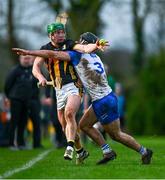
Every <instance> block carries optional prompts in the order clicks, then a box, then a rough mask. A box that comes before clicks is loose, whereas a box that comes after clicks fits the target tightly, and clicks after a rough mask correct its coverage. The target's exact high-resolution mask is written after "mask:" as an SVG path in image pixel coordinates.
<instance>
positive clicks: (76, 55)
mask: <svg viewBox="0 0 165 180" xmlns="http://www.w3.org/2000/svg"><path fill="white" fill-rule="evenodd" d="M67 52H68V54H69V56H70V60H71V62H72V64H73V65H74V66H77V65H78V63H79V62H80V59H81V55H82V53H80V52H77V51H67Z"/></svg>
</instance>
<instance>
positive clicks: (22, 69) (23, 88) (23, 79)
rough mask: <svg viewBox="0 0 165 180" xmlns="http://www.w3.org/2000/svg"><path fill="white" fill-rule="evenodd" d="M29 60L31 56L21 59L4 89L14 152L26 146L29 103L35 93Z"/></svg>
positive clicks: (10, 143)
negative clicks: (8, 105)
mask: <svg viewBox="0 0 165 180" xmlns="http://www.w3.org/2000/svg"><path fill="white" fill-rule="evenodd" d="M29 58H30V57H29V56H20V57H19V61H20V63H19V64H18V65H16V66H14V67H13V68H12V69H11V71H10V72H9V74H8V76H7V78H6V82H5V87H4V91H5V94H6V97H7V98H8V100H9V101H10V111H11V121H10V127H9V146H10V147H11V149H13V150H14V149H16V148H17V147H18V148H19V149H24V148H25V145H26V143H25V139H24V131H25V127H26V123H27V119H28V102H29V100H30V99H31V96H32V91H33V90H32V79H33V76H32V70H31V67H30V66H29V62H30V59H29ZM16 130H17V131H16ZM15 140H16V141H15Z"/></svg>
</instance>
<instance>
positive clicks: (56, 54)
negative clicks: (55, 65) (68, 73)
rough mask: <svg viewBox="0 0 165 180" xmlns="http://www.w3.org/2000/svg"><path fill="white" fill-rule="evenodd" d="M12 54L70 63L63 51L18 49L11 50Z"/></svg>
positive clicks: (67, 55)
mask: <svg viewBox="0 0 165 180" xmlns="http://www.w3.org/2000/svg"><path fill="white" fill-rule="evenodd" d="M12 50H13V51H14V52H16V53H17V54H19V55H23V56H26V55H31V56H39V57H43V58H55V59H58V60H63V61H70V56H69V54H68V53H67V52H65V51H52V50H25V49H20V48H12Z"/></svg>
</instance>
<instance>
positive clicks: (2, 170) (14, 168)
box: [0, 137, 165, 179]
mask: <svg viewBox="0 0 165 180" xmlns="http://www.w3.org/2000/svg"><path fill="white" fill-rule="evenodd" d="M164 139H165V137H138V138H137V140H138V141H139V142H140V143H141V144H143V145H144V146H146V147H149V148H151V149H152V150H153V152H154V154H153V160H152V164H150V165H141V161H140V160H141V156H140V155H139V154H138V153H136V152H134V151H132V150H130V149H128V148H127V147H125V146H123V145H121V144H118V143H116V142H114V141H109V143H110V145H111V147H112V148H113V149H114V150H115V151H116V152H117V159H116V160H114V161H111V162H109V163H108V164H106V165H102V166H98V165H96V162H97V161H98V160H100V159H101V158H102V152H101V150H100V149H99V147H98V146H96V145H94V144H93V143H91V142H89V143H88V144H86V145H85V147H86V149H87V150H88V151H89V152H90V156H89V158H88V159H87V160H86V162H85V163H84V164H83V165H76V164H75V159H73V160H72V161H66V160H64V159H63V154H64V151H65V149H55V148H53V147H52V145H51V144H50V142H47V141H45V142H44V145H45V148H44V149H37V150H22V151H11V150H9V149H8V148H0V178H15V179H24V178H26V179H32V178H33V179H34V178H35V179H36V178H37V179H38V178H39V179H41V178H44V179H51V178H54V179H115V178H122V179H125V178H133V179H139V178H140V179H146V178H152V179H158V178H165V140H164Z"/></svg>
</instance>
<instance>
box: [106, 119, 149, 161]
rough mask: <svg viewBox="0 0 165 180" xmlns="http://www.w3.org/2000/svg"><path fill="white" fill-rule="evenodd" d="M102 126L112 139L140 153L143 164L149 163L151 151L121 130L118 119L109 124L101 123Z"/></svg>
mask: <svg viewBox="0 0 165 180" xmlns="http://www.w3.org/2000/svg"><path fill="white" fill-rule="evenodd" d="M103 127H104V129H105V130H106V132H107V133H108V134H109V135H110V137H111V138H112V139H114V140H115V141H118V142H120V143H122V144H124V145H125V146H128V147H129V148H131V149H133V150H135V151H137V152H139V153H140V154H141V155H142V163H143V164H149V163H150V161H151V157H152V151H151V150H149V149H146V148H145V147H143V146H142V145H140V144H139V143H138V142H137V141H136V140H135V139H134V138H133V137H132V136H130V135H128V134H126V133H124V132H122V131H121V129H120V120H119V119H117V120H114V121H113V122H111V123H109V124H106V125H103Z"/></svg>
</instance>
